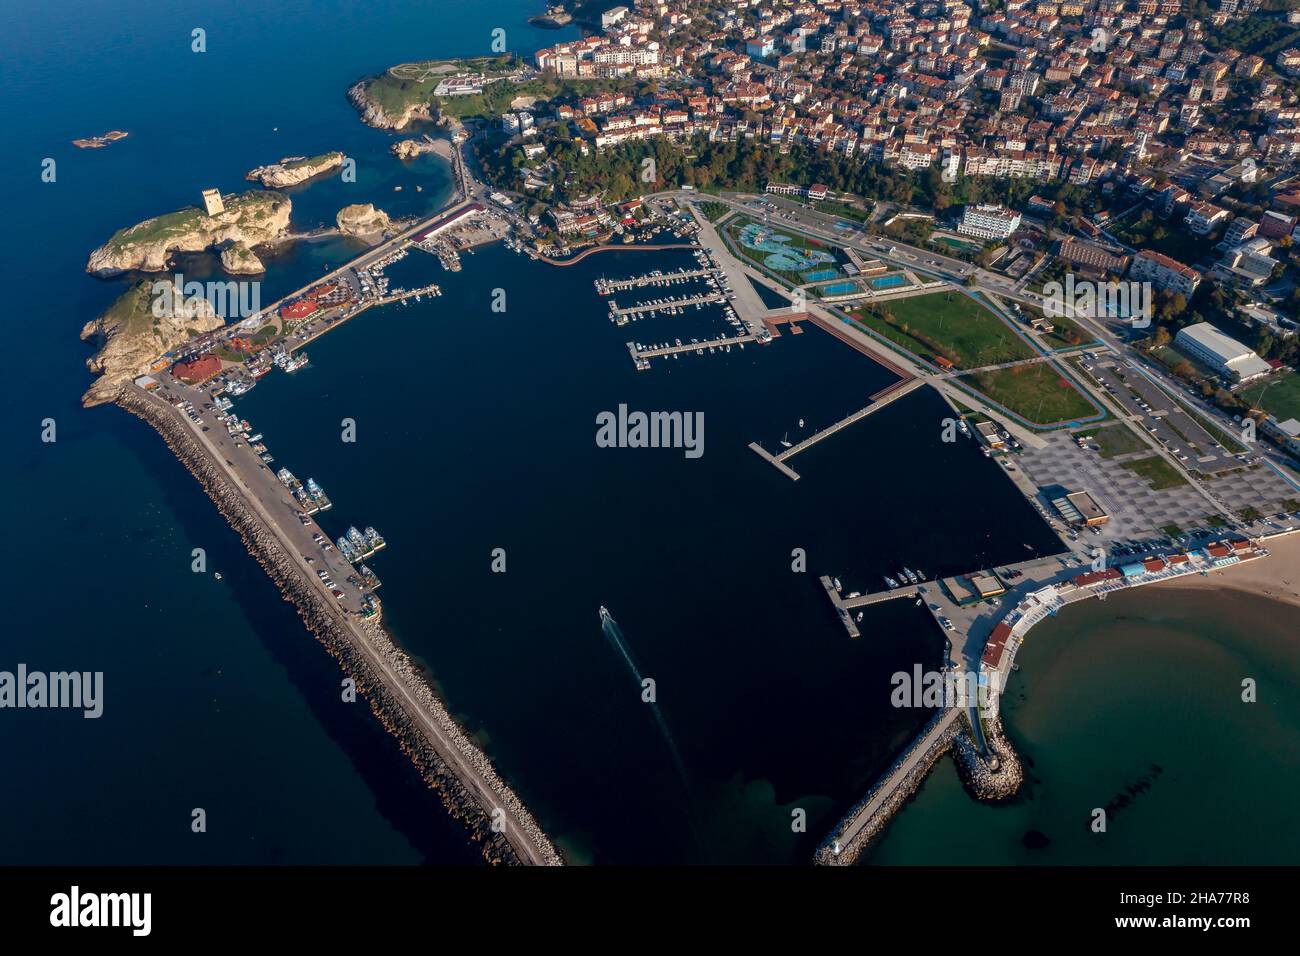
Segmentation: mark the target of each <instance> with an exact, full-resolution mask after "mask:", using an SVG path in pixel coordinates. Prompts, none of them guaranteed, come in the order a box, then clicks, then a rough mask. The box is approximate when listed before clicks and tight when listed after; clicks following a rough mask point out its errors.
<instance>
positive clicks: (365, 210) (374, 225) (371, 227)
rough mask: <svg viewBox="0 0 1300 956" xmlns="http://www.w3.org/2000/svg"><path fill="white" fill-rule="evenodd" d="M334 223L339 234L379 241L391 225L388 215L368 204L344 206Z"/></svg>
mask: <svg viewBox="0 0 1300 956" xmlns="http://www.w3.org/2000/svg"><path fill="white" fill-rule="evenodd" d="M334 221H335V222H337V223H338V226H339V232H341V233H343V234H344V235H345V236H356V237H358V238H360V239H379V238H381V237H382V236H383V234H384V233H385V232H387V231H388V229H389V227H390V226H391V225H392V223H391V222H390V220H389V218H388V213H386V212H384V211H383V210H382V209H376V208H375V207H374V205H373V204H371V203H368V202H367V203H356V204H354V205H351V206H344V207H343V208H342V209H340V210H339V212H338V215H337V216H335V217H334Z"/></svg>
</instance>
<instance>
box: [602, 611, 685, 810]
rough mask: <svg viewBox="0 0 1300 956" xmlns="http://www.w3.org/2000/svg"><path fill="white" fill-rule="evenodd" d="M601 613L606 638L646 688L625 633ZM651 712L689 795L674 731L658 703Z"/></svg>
mask: <svg viewBox="0 0 1300 956" xmlns="http://www.w3.org/2000/svg"><path fill="white" fill-rule="evenodd" d="M601 611H602V612H604V613H602V614H601V616H600V628H601V630H602V631H604V632H605V636H606V637H607V638H609V641H610V643H612V644H613V645H614V646H615V647H616V648H618V652H619V653H620V654H621V655H623V660H624V661H625V662H626V663H627V669H628V670H629V671H631V672H632V676H633V677H634V678H635V679H636V683H637V686H638V687H644V686H645V683H644V678H643V677H642V676H641V671H640V669H638V668H637V666H636V661H634V660H633V659H632V652H631V651H629V650H628V647H627V643H626V642H625V641H624V640H623V631H622V630H621V629H620V628H619V626H618V622H617V621H615V620H614V618H613V616H612V615H611V614H610V613H609V612H608V611H606V610H605V609H604V608H601ZM650 712H651V713H652V714H653V715H654V719H655V723H656V724H658V725H659V733H660V734H662V735H663V738H664V743H665V744H666V745H667V747H668V753H669V755H670V756H671V757H672V759H673V765H674V766H675V767H676V768H677V773H678V775H679V776H680V777H681V778H682V786H683V787H685V788H686V792H687V794H689V793H690V791H691V786H690V782H689V780H688V779H687V776H686V765H685V764H684V763H682V755H681V753H680V752H679V751H678V750H677V743H676V741H674V740H673V735H672V731H670V730H669V729H668V722H667V721H666V720H664V715H663V711H661V710H660V709H659V704H658V702H656V701H650Z"/></svg>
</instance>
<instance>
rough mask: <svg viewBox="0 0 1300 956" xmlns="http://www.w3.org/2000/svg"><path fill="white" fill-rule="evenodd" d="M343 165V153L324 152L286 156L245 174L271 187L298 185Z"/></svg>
mask: <svg viewBox="0 0 1300 956" xmlns="http://www.w3.org/2000/svg"><path fill="white" fill-rule="evenodd" d="M342 165H343V154H342V153H339V152H334V153H323V154H321V155H320V156H310V157H309V156H286V157H285V158H284V159H282V160H280V161H279V162H278V163H272V164H271V165H269V166H258V167H257V168H256V169H253V170H249V172H248V173H247V174H246V175H245V176H244V178H245V179H247V180H249V181H250V182H256V183H261V184H262V185H263V186H266V187H267V188H269V189H284V188H286V187H288V186H297V185H298V184H300V183H305V182H306V181H307V180H309V179H313V178H315V177H316V176H323V175H324V174H325V173H328V172H330V171H331V170H334V169H338V168H340V167H341V166H342Z"/></svg>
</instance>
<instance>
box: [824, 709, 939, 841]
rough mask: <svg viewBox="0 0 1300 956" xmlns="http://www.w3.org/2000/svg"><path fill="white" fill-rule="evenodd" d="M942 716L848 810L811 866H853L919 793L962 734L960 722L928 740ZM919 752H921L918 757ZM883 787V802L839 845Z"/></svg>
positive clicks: (918, 735) (930, 724)
mask: <svg viewBox="0 0 1300 956" xmlns="http://www.w3.org/2000/svg"><path fill="white" fill-rule="evenodd" d="M945 714H946V712H945V711H942V710H941V711H940V712H939V713H937V714H935V716H934V717H933V718H932V719H931V720H930V721H929V722H928V723H926V725H925V727H924V728H922V730H921V732H920V733H918V734H917V735H916V739H915V740H914V741H913V742H912V744H911V745H910V746H909V747H908V749H907V750H906V751H904V752H903V753H902V754H901V755H900V756H899V757H898V759H897V760H895V761H894V763H893V764H892V765H891V766H890V768H889V769H888V770H887V771H885V773H883V774H882V775H881V777H880V779H879V780H877V781H876V783H875V785H874V786H873V787H872V788H871V790H870V791H869V792H868V793H867V795H866V796H865V797H863V798H862V799H861V800H860V801H858V803H856V804H855V805H854V806H853V808H852V809H850V810H849V812H848V813H847V814H846V815H845V817H844V819H843V820H841V821H840V823H839V824H837V825H836V827H835V829H834V830H833V831H832V832H831V835H830V836H829V837H827V838H826V839H825V840H824V841H823V842H822V844H821V845H820V846H819V847H817V850H816V852H815V853H814V854H813V862H814V863H816V864H818V865H820V866H852V865H853V864H854V863H856V862H857V859H858V857H859V856H861V855H862V851H863V850H865V849H866V848H867V847H868V846H869V845H870V844H871V841H872V840H874V839H875V838H876V837H878V836H879V835H880V834H881V833H883V832H884V829H885V827H886V826H887V825H888V824H889V821H890V820H891V819H893V816H894V814H895V813H897V812H898V811H899V810H901V809H902V808H903V805H904V804H905V803H907V801H908V800H909V799H911V797H912V795H913V794H914V793H916V791H917V790H919V789H920V787H921V784H922V783H923V782H924V781H925V778H926V776H927V775H928V774H929V773H930V769H931V768H932V767H933V766H934V765H935V763H937V762H938V760H939V758H940V757H942V756H943V755H944V754H945V753H947V752H948V750H949V749H950V748H951V747H952V744H953V740H954V738H956V737H957V736H958V735H959V734H960V733H961V724H960V722H958V721H952V722H950V723H949V724H948V725H947V726H946V727H945V728H944V729H943V730H942V731H941V732H939V733H938V734H936V735H935V736H934V737H931V736H930V735H931V734H932V733H933V732H934V731H935V730H936V728H938V726H939V724H940V722H941V721H943V720H944V717H945ZM918 748H924V749H923V750H922V751H921V752H919V753H918V752H917V751H918ZM913 759H915V763H914V764H913V765H912V767H911V769H910V770H908V771H907V773H906V774H905V775H904V776H902V777H901V778H899V777H896V776H895V774H896V773H897V772H898V770H899V769H900V768H901V767H903V766H904V765H905V764H907V763H908V762H909V761H910V760H913ZM886 786H889V787H890V790H889V792H888V795H887V796H886V797H885V799H884V800H883V801H882V802H881V803H880V805H879V806H877V807H876V808H875V809H874V810H873V811H872V813H871V816H870V817H869V818H868V819H867V820H866V822H865V823H864V824H863V825H862V826H861V828H860V829H858V831H857V832H856V833H855V834H854V836H853V838H852V839H851V840H848V841H846V842H841V840H840V834H841V833H842V832H843V830H844V828H845V826H847V825H848V824H849V822H850V821H852V820H853V819H854V818H855V817H857V816H858V815H859V814H860V813H862V812H863V811H864V809H865V808H867V807H868V806H869V805H870V804H871V803H872V802H873V801H875V799H876V798H877V797H878V796H879V795H880V793H881V791H882V789H883V788H884V787H886Z"/></svg>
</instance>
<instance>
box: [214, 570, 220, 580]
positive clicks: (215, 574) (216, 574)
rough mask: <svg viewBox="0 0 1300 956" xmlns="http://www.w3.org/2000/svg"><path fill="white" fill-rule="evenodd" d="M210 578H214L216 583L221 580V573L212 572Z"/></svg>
mask: <svg viewBox="0 0 1300 956" xmlns="http://www.w3.org/2000/svg"><path fill="white" fill-rule="evenodd" d="M212 576H213V577H214V578H216V579H217V580H218V581H220V580H221V572H220V571H213V572H212Z"/></svg>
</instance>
